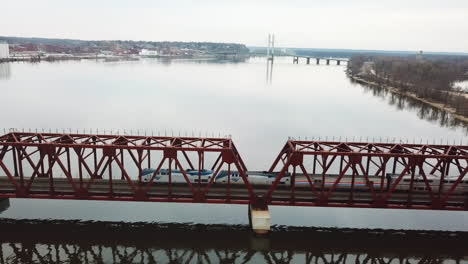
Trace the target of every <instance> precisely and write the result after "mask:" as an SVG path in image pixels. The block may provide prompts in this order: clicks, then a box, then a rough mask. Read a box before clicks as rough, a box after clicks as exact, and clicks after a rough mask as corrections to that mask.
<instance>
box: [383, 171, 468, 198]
mask: <svg viewBox="0 0 468 264" xmlns="http://www.w3.org/2000/svg"><path fill="white" fill-rule="evenodd" d="M390 176H391V178H392V181H396V180H397V179H398V177H399V176H400V175H398V174H390ZM426 179H427V183H428V184H429V187H430V188H431V190H432V191H433V192H435V193H438V192H439V191H440V192H442V193H447V192H448V191H449V190H450V189H451V187H452V186H453V184H454V183H455V182H456V180H457V177H456V176H446V177H444V180H443V182H442V189H440V187H441V182H440V177H439V176H435V175H427V176H426ZM410 189H411V190H412V191H414V192H427V191H428V188H427V184H426V181H425V180H424V177H423V176H422V175H420V174H416V175H414V178H413V185H412V186H411V175H410V174H407V175H404V176H403V177H402V179H401V180H400V182H399V184H398V185H397V187H396V190H399V191H405V192H407V191H409V190H410ZM467 193H468V179H464V180H462V181H460V183H459V184H458V185H457V187H455V190H454V194H467Z"/></svg>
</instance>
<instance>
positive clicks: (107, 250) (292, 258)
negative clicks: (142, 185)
mask: <svg viewBox="0 0 468 264" xmlns="http://www.w3.org/2000/svg"><path fill="white" fill-rule="evenodd" d="M18 230H21V231H18ZM0 233H1V234H2V235H1V236H0V244H1V247H2V248H1V251H0V263H2V264H4V263H363V264H364V263H468V251H466V250H465V246H466V242H467V241H468V234H466V233H448V232H435V233H431V232H426V233H424V232H418V231H406V232H403V231H377V230H372V231H370V230H333V229H302V228H281V227H276V228H275V230H274V231H273V232H272V233H271V234H270V235H269V236H267V237H255V236H253V235H252V234H251V232H250V230H249V228H248V227H247V226H222V225H213V226H206V225H184V224H154V223H109V222H74V221H47V220H46V221H44V220H41V221H34V220H8V219H3V220H0Z"/></svg>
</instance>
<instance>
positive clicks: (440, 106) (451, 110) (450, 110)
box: [347, 73, 468, 123]
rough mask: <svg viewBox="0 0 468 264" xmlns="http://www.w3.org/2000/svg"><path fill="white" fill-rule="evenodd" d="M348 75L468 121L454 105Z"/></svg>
mask: <svg viewBox="0 0 468 264" xmlns="http://www.w3.org/2000/svg"><path fill="white" fill-rule="evenodd" d="M347 75H348V76H349V77H350V78H351V79H353V80H355V81H356V82H358V83H361V84H367V85H371V86H374V87H380V88H384V89H386V90H387V91H390V92H391V93H394V94H400V95H403V96H406V97H409V98H412V99H415V100H418V101H420V102H422V103H425V104H427V105H430V106H432V107H435V108H437V109H439V110H442V111H445V112H447V113H449V114H451V115H452V116H453V118H455V119H458V120H460V121H463V122H466V123H468V117H467V116H463V115H460V114H457V113H456V110H455V109H454V108H453V107H450V106H448V105H445V104H442V103H438V102H434V101H431V100H428V99H424V98H421V97H418V96H417V95H416V94H414V93H410V92H402V91H400V90H399V89H398V88H395V87H392V86H388V85H380V84H378V83H376V82H372V81H368V80H366V79H363V78H361V77H357V76H354V75H351V74H349V73H347Z"/></svg>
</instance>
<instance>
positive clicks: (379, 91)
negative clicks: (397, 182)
mask: <svg viewBox="0 0 468 264" xmlns="http://www.w3.org/2000/svg"><path fill="white" fill-rule="evenodd" d="M349 80H350V81H351V83H353V84H358V85H359V86H360V87H362V88H363V89H364V91H365V92H367V93H372V95H373V96H376V97H380V98H382V99H383V100H385V101H387V103H388V104H389V105H392V106H394V107H395V108H396V109H398V110H410V111H413V112H416V114H417V116H418V117H419V118H420V119H421V120H426V121H429V122H431V123H437V124H438V125H440V126H441V127H448V128H452V129H456V128H462V129H463V131H464V132H465V133H466V134H468V123H466V122H463V121H461V120H459V119H456V118H454V117H453V116H452V115H451V114H450V113H448V112H447V111H443V110H440V109H439V108H436V107H433V106H431V105H428V104H425V103H423V102H421V101H418V100H415V99H413V98H410V97H406V96H404V95H401V94H395V93H392V92H390V91H388V90H387V89H385V88H382V87H377V86H372V85H366V84H363V83H360V82H357V81H355V80H353V79H351V78H349Z"/></svg>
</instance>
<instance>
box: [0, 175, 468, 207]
mask: <svg viewBox="0 0 468 264" xmlns="http://www.w3.org/2000/svg"><path fill="white" fill-rule="evenodd" d="M297 180H306V178H305V177H301V176H299V177H298V178H297ZM73 181H74V182H75V184H77V185H79V179H78V178H73ZM132 183H133V184H134V186H135V188H138V181H135V180H133V181H132ZM25 184H27V183H25ZM87 184H88V180H86V181H83V186H86V185H87ZM143 184H147V183H142V186H144V185H143ZM193 187H194V190H195V192H196V191H197V190H198V188H200V189H204V188H206V184H204V185H201V186H199V185H198V184H193ZM228 187H229V189H228ZM253 187H254V190H255V193H256V195H258V196H263V195H265V194H266V193H267V191H268V189H269V188H270V187H271V185H254V186H253ZM316 187H317V191H319V192H322V191H323V192H328V190H329V188H324V189H323V190H321V189H320V186H318V185H317V186H316ZM292 190H293V188H292V187H291V186H284V185H283V186H278V188H277V190H276V191H275V192H274V193H273V195H272V202H271V204H272V205H281V204H291V193H292ZM444 193H445V192H442V193H441V194H442V195H443V194H444ZM147 194H148V197H147V199H145V200H146V201H165V202H193V197H194V193H192V191H191V190H190V188H189V186H188V185H187V184H186V183H173V184H172V186H169V184H167V183H154V184H153V185H151V186H150V188H149V189H148V192H147ZM382 194H383V195H384V194H385V191H383V192H382ZM88 195H89V196H88V197H86V198H81V199H88V200H103V199H105V200H116V201H128V200H135V197H134V196H135V192H134V190H133V189H132V187H131V186H130V184H129V183H128V182H127V181H126V180H120V179H119V180H117V179H115V180H113V181H112V188H111V185H110V183H109V181H108V180H107V179H106V180H104V179H96V180H94V181H93V183H92V184H91V185H90V186H89V188H88ZM350 195H351V191H350V190H349V189H338V190H336V191H335V192H334V193H333V194H332V196H331V197H330V199H329V203H330V204H329V205H327V206H350V207H353V205H351V204H350V203H349V202H350V200H349V199H350ZM409 195H411V204H412V206H414V205H421V206H429V205H430V204H431V203H432V200H431V197H430V195H429V194H428V193H427V192H422V191H419V192H417V191H413V192H411V193H410V192H407V191H396V192H394V193H393V195H392V197H391V198H390V199H389V203H390V204H391V205H393V206H395V207H398V206H405V205H407V204H408V196H409ZM16 197H17V195H16V190H15V188H14V186H13V185H11V184H10V182H9V179H8V177H6V176H3V177H0V198H16ZM25 198H49V199H80V198H78V197H76V191H75V190H74V189H73V187H72V185H71V184H70V182H69V181H68V179H66V178H54V181H53V191H51V189H50V185H49V179H48V178H36V179H34V182H33V183H32V184H31V188H30V192H29V194H28V196H27V197H25ZM205 198H206V199H211V200H212V201H213V200H219V202H226V200H229V201H230V203H234V204H247V203H249V201H250V196H249V192H248V190H247V189H246V188H245V186H244V184H231V185H229V186H228V185H227V184H222V183H214V184H213V185H212V186H211V187H210V189H209V192H208V193H207V194H206V196H205ZM137 200H138V199H137ZM352 201H353V203H354V204H355V205H358V206H359V207H362V206H364V207H365V206H366V205H368V206H371V205H372V204H373V203H374V197H373V196H372V193H371V192H369V191H366V190H363V189H356V190H354V192H353V200H352ZM315 202H317V197H315V196H314V194H313V193H312V191H311V189H310V186H309V185H307V186H296V187H295V188H294V204H296V205H301V203H315ZM465 202H466V197H465V195H463V194H460V195H454V196H451V199H450V200H449V201H448V205H449V206H454V207H460V206H461V207H463V206H464V205H465ZM294 204H293V205H294ZM356 207H357V206H356Z"/></svg>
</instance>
